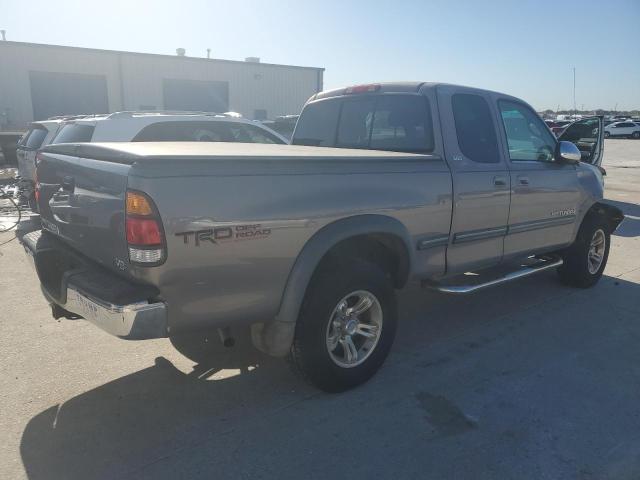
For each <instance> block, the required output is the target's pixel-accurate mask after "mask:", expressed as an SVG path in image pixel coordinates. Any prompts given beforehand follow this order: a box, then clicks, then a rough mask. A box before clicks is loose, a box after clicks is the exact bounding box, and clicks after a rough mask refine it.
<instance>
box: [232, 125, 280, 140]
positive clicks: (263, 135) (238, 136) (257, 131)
mask: <svg viewBox="0 0 640 480" xmlns="http://www.w3.org/2000/svg"><path fill="white" fill-rule="evenodd" d="M229 128H230V130H231V135H232V136H233V138H234V140H233V141H234V142H240V143H278V144H282V142H281V141H280V139H278V138H277V137H274V136H273V135H271V134H270V133H269V132H265V131H264V130H262V129H261V128H258V127H254V126H253V125H247V124H244V123H230V124H229Z"/></svg>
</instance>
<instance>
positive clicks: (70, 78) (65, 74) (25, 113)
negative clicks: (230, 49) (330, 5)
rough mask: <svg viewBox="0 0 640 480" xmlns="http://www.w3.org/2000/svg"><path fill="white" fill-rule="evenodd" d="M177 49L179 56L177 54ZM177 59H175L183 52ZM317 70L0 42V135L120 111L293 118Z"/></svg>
mask: <svg viewBox="0 0 640 480" xmlns="http://www.w3.org/2000/svg"><path fill="white" fill-rule="evenodd" d="M179 50H180V49H179ZM183 52H184V51H182V52H179V53H183ZM323 73H324V69H323V68H314V67H298V66H291V65H277V64H268V63H260V61H259V59H257V58H254V57H250V58H247V61H244V62H242V61H233V60H218V59H209V58H194V57H188V56H184V55H155V54H146V53H134V52H121V51H112V50H96V49H89V48H77V47H64V46H58V45H43V44H33V43H22V42H8V41H0V130H15V129H21V128H24V127H25V126H26V125H27V124H28V123H29V122H31V121H33V120H41V119H45V118H48V117H51V116H54V115H70V114H89V113H108V112H115V111H121V110H163V109H164V110H197V111H208V112H226V111H235V112H239V113H241V114H242V115H243V116H245V117H247V118H251V119H258V120H263V119H267V118H274V117H276V116H279V115H287V114H295V113H299V112H300V110H301V109H302V106H303V105H304V103H305V101H306V100H307V99H308V98H309V97H310V96H311V95H313V94H314V93H316V92H318V91H320V90H322V80H323V78H322V77H323Z"/></svg>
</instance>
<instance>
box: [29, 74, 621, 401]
mask: <svg viewBox="0 0 640 480" xmlns="http://www.w3.org/2000/svg"><path fill="white" fill-rule="evenodd" d="M602 127H603V126H602V119H601V118H599V117H593V118H590V119H585V120H583V121H582V122H578V123H577V124H574V126H572V128H569V129H568V130H567V132H565V135H566V136H567V137H568V138H570V139H571V140H572V141H573V143H570V142H567V141H563V140H562V139H560V140H556V138H555V137H554V136H553V134H552V133H551V132H550V131H549V129H548V128H547V127H546V125H545V124H544V122H543V121H542V120H541V119H540V118H539V117H538V115H537V114H536V113H535V111H534V110H533V109H532V108H531V107H530V106H529V105H527V104H526V103H524V102H523V101H521V100H519V99H517V98H514V97H510V96H508V95H503V94H500V93H495V92H489V91H484V90H478V89H472V88H466V87H458V86H453V85H443V84H429V83H399V84H374V85H360V86H355V87H350V88H346V89H339V90H334V91H330V92H323V93H320V94H317V95H315V96H314V97H313V98H312V99H310V100H309V102H308V103H307V105H306V106H305V108H304V110H303V112H302V114H301V117H300V119H299V121H298V124H297V126H296V130H295V132H294V136H293V141H292V142H293V144H294V145H251V144H223V143H103V144H100V143H97V144H59V145H54V146H50V147H47V148H46V149H45V150H44V151H43V152H42V153H41V154H40V156H39V159H38V160H39V164H38V184H37V196H38V202H39V207H40V212H41V221H42V230H37V231H34V232H31V233H29V234H27V235H25V236H24V237H22V243H23V245H24V247H25V249H26V251H27V253H28V254H29V256H30V257H31V258H32V259H33V260H34V264H35V268H36V271H37V274H38V277H39V279H40V282H41V285H42V291H43V293H44V295H45V297H46V298H47V300H48V301H49V302H50V304H51V306H52V312H53V316H54V317H56V318H60V317H66V318H72V319H75V318H85V319H87V320H88V321H90V322H93V323H95V324H96V325H97V326H99V327H100V328H102V329H104V330H106V331H107V332H110V333H111V334H114V335H117V336H119V337H121V338H125V339H147V338H160V337H173V336H177V335H180V334H183V333H185V332H193V331H197V330H208V329H212V328H213V329H219V330H220V332H221V335H222V337H223V339H224V340H225V341H226V340H230V339H231V338H233V332H234V330H235V329H237V328H241V327H242V328H246V327H248V326H250V329H251V337H252V341H253V343H254V345H255V346H256V347H257V348H259V349H260V350H262V351H264V352H266V353H268V354H271V355H275V356H285V355H289V356H290V358H291V359H292V364H293V365H294V366H295V367H297V369H298V370H299V371H300V372H301V373H302V374H303V376H304V377H305V378H307V379H308V380H310V381H311V382H312V383H314V384H315V385H316V386H318V387H319V388H321V389H323V390H326V391H341V390H345V389H348V388H350V387H353V386H355V385H358V384H360V383H362V382H364V381H366V380H367V379H368V378H370V377H371V376H372V375H373V374H374V373H375V372H376V370H377V369H378V368H379V367H380V366H381V365H382V363H383V362H384V360H385V358H386V356H387V354H388V353H389V350H390V348H391V344H392V342H393V339H394V334H395V330H396V323H397V313H396V296H395V290H396V289H401V288H403V287H404V286H405V285H406V284H407V283H408V282H409V281H418V282H421V283H422V285H423V286H424V287H425V288H430V289H435V290H438V291H441V292H447V293H450V294H465V293H469V292H473V291H476V290H478V289H480V288H483V287H487V286H490V285H495V284H498V283H501V282H505V281H509V280H512V279H515V278H519V277H522V276H525V275H529V274H532V273H536V272H540V271H543V270H546V269H550V268H557V270H558V274H559V277H560V280H561V281H562V282H564V283H567V284H571V285H575V286H577V287H590V286H592V285H594V284H595V283H596V282H597V281H598V279H599V278H600V276H601V275H602V272H603V269H604V267H605V264H606V262H607V256H608V253H609V245H610V243H609V238H610V234H611V233H612V232H613V231H614V230H615V229H616V228H617V226H618V225H619V223H620V222H621V221H622V219H623V214H622V213H621V211H620V210H619V209H617V208H615V207H613V206H611V205H607V204H606V203H605V202H603V177H602V169H601V167H599V166H598V165H599V163H600V161H601V158H602V146H603V145H602V132H603V128H602ZM576 145H577V147H576ZM331 147H334V148H331ZM335 147H338V148H335ZM465 272H476V273H478V275H473V276H470V275H463V274H464V273H465ZM466 279H472V280H473V282H472V283H470V281H466ZM229 343H231V342H229Z"/></svg>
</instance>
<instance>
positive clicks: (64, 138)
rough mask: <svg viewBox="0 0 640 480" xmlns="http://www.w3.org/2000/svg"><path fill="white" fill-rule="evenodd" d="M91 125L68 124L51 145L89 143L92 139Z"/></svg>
mask: <svg viewBox="0 0 640 480" xmlns="http://www.w3.org/2000/svg"><path fill="white" fill-rule="evenodd" d="M94 129H95V127H94V126H93V125H81V124H77V123H68V124H66V125H65V126H64V127H62V129H61V130H60V131H59V132H58V133H57V134H56V136H55V137H54V139H53V141H52V142H51V143H81V142H90V141H91V138H92V137H93V130H94Z"/></svg>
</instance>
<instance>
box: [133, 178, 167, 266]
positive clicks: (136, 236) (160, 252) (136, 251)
mask: <svg viewBox="0 0 640 480" xmlns="http://www.w3.org/2000/svg"><path fill="white" fill-rule="evenodd" d="M126 204H127V220H126V233H127V244H128V246H129V260H130V261H131V263H138V264H142V265H147V266H149V265H159V264H161V263H162V262H164V260H165V259H166V257H167V252H166V242H165V238H164V231H163V229H162V222H161V220H160V216H159V215H158V210H157V209H156V207H155V205H154V204H153V201H152V200H151V199H150V198H149V197H148V196H147V194H145V193H142V192H136V191H133V190H127V199H126Z"/></svg>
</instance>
